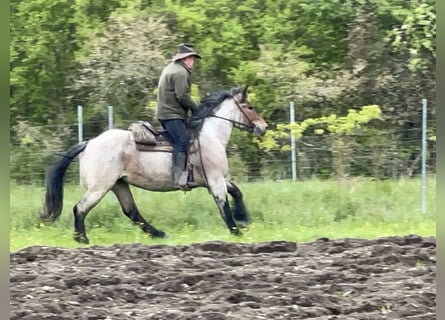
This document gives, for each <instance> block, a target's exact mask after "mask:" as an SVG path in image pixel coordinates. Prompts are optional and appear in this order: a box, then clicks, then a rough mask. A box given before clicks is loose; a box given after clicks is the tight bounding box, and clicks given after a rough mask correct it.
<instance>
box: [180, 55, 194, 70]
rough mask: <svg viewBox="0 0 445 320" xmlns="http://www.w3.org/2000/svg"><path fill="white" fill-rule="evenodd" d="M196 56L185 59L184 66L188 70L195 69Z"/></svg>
mask: <svg viewBox="0 0 445 320" xmlns="http://www.w3.org/2000/svg"><path fill="white" fill-rule="evenodd" d="M195 59H196V58H195V56H188V57H186V58H184V59H183V61H184V64H185V65H186V66H187V68H189V69H191V68H193V65H194V63H195Z"/></svg>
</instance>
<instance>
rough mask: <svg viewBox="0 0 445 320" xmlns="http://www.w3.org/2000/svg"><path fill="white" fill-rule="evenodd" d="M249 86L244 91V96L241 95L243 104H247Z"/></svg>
mask: <svg viewBox="0 0 445 320" xmlns="http://www.w3.org/2000/svg"><path fill="white" fill-rule="evenodd" d="M248 87H249V86H245V87H244V90H243V94H242V95H241V102H242V103H245V102H246V101H247V88H248Z"/></svg>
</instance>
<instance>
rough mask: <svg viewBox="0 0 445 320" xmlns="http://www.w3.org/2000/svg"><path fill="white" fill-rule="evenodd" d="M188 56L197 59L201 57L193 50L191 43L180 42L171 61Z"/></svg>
mask: <svg viewBox="0 0 445 320" xmlns="http://www.w3.org/2000/svg"><path fill="white" fill-rule="evenodd" d="M188 56H195V57H196V58H198V59H201V56H200V55H199V54H198V53H197V52H196V51H195V49H194V47H193V45H192V44H189V43H182V44H180V45H179V46H178V50H177V51H176V54H175V55H174V56H173V59H172V60H173V61H178V60H181V59H184V58H186V57H188Z"/></svg>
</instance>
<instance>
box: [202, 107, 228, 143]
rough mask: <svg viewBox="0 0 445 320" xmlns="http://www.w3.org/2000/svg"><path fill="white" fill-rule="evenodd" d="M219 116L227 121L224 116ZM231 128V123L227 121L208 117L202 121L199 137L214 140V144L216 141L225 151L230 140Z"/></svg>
mask: <svg viewBox="0 0 445 320" xmlns="http://www.w3.org/2000/svg"><path fill="white" fill-rule="evenodd" d="M220 116H221V117H223V118H226V119H227V117H226V116H224V115H220ZM232 127H233V124H232V122H230V121H228V120H225V119H221V118H216V117H208V118H206V119H205V120H204V124H203V126H202V129H201V133H200V135H205V136H207V137H210V138H212V139H214V141H215V143H216V142H217V141H218V142H219V143H220V144H221V145H222V146H223V147H224V149H225V148H226V146H227V144H228V143H229V140H230V135H231V133H232Z"/></svg>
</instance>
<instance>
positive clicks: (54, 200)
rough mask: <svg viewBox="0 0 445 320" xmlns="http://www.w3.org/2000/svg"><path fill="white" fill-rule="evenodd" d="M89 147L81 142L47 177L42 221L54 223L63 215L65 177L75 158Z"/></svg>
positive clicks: (54, 166) (58, 161) (53, 167)
mask: <svg viewBox="0 0 445 320" xmlns="http://www.w3.org/2000/svg"><path fill="white" fill-rule="evenodd" d="M86 146H87V142H86V141H82V142H79V143H78V144H76V145H74V146H73V147H71V149H69V150H68V151H67V153H66V154H65V155H64V156H63V157H62V158H60V159H59V160H57V161H56V162H55V163H54V164H53V166H52V167H51V169H50V170H49V171H48V174H47V176H46V193H45V208H44V212H43V213H42V214H41V215H40V218H41V219H42V220H49V221H54V220H56V219H57V218H58V217H59V216H60V214H61V213H62V208H63V177H64V175H65V172H66V170H67V169H68V167H69V165H70V164H71V162H72V161H73V160H74V158H75V157H76V156H77V155H78V154H79V153H81V152H82V151H83V150H84V149H85V147H86Z"/></svg>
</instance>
